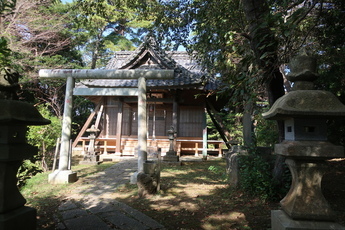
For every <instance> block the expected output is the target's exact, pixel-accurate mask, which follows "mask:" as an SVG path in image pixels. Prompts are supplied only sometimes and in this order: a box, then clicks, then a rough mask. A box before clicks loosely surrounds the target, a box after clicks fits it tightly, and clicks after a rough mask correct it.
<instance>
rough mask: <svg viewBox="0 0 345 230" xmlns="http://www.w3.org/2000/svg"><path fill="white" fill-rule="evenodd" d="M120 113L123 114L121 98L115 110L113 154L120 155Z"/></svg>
mask: <svg viewBox="0 0 345 230" xmlns="http://www.w3.org/2000/svg"><path fill="white" fill-rule="evenodd" d="M122 114H123V102H122V100H121V99H119V102H118V110H117V124H116V151H115V154H117V155H121V137H122Z"/></svg>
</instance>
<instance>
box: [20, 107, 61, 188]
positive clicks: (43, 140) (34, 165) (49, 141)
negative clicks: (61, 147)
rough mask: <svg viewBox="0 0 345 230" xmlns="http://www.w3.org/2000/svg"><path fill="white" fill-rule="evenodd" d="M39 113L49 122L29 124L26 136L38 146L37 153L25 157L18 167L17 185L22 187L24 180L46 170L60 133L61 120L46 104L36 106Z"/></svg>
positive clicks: (30, 142) (29, 141)
mask: <svg viewBox="0 0 345 230" xmlns="http://www.w3.org/2000/svg"><path fill="white" fill-rule="evenodd" d="M37 109H38V111H39V112H40V113H41V115H42V116H43V117H44V118H46V119H49V120H50V121H51V124H49V125H43V126H29V130H28V132H27V134H26V138H27V141H28V143H29V144H31V145H33V146H36V147H37V148H38V153H37V154H36V155H34V156H32V157H31V158H30V159H25V160H24V161H23V164H22V165H21V166H20V167H19V170H18V173H17V178H18V186H19V187H22V186H23V185H25V183H26V181H27V180H28V179H30V178H31V177H33V176H35V175H36V174H37V173H41V172H43V171H47V170H48V169H49V166H50V165H51V163H52V160H53V157H54V150H55V145H56V139H57V138H58V137H59V136H60V133H61V121H60V119H59V118H57V117H54V116H52V115H51V113H50V112H49V110H48V108H47V107H46V106H43V105H41V106H38V107H37Z"/></svg>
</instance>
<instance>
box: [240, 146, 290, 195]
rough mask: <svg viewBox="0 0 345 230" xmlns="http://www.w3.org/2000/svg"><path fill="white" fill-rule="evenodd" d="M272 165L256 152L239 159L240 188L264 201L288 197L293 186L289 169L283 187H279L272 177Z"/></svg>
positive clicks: (252, 151)
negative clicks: (287, 194)
mask: <svg viewBox="0 0 345 230" xmlns="http://www.w3.org/2000/svg"><path fill="white" fill-rule="evenodd" d="M272 168H273V167H272V164H271V163H270V162H269V161H267V160H265V159H264V158H263V157H261V156H260V155H258V154H257V153H256V151H255V150H251V151H249V154H247V155H244V154H242V155H240V158H239V174H240V180H239V186H240V188H241V189H242V190H243V191H244V192H246V193H248V194H249V195H252V196H258V197H260V198H261V199H262V200H276V199H281V198H282V197H284V196H285V195H286V193H287V192H288V189H289V187H290V184H291V174H290V172H289V170H288V169H287V170H286V171H285V174H284V184H283V186H277V182H276V181H274V179H273V176H272Z"/></svg>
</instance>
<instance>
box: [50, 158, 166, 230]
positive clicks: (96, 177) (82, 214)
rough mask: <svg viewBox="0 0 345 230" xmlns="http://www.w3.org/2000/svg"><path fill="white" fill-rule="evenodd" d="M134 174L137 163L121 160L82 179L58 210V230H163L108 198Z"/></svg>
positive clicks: (130, 209) (145, 217) (144, 217)
mask: <svg viewBox="0 0 345 230" xmlns="http://www.w3.org/2000/svg"><path fill="white" fill-rule="evenodd" d="M136 170H137V159H123V160H122V161H121V162H119V163H117V164H114V165H113V166H111V167H109V168H108V169H106V170H105V171H102V172H99V173H96V174H93V175H91V176H88V177H87V178H86V179H84V181H85V182H84V183H83V185H81V186H80V187H78V188H77V189H75V190H73V191H72V193H71V194H73V195H71V196H69V197H68V198H67V199H66V200H65V202H64V203H63V204H62V205H61V206H60V207H59V212H58V213H57V215H56V218H57V221H58V226H57V229H58V230H79V229H80V230H106V229H128V230H150V229H157V230H163V229H165V228H164V226H162V225H161V224H159V223H158V222H157V221H155V220H153V219H151V218H150V217H148V216H146V215H144V214H143V213H141V212H139V211H137V210H135V209H133V208H131V207H129V206H128V205H126V204H124V203H121V202H118V201H116V200H114V198H112V193H113V191H114V190H115V189H116V188H117V187H118V186H120V185H121V184H124V183H127V182H129V180H130V176H131V175H132V174H133V173H134V172H135V171H136Z"/></svg>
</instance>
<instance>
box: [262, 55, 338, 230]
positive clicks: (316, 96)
mask: <svg viewBox="0 0 345 230" xmlns="http://www.w3.org/2000/svg"><path fill="white" fill-rule="evenodd" d="M290 68H291V73H290V74H289V75H288V76H287V78H288V80H289V81H291V82H293V88H292V91H291V92H289V93H288V94H286V95H284V96H282V97H281V98H279V99H278V100H277V101H276V102H275V103H274V104H273V106H272V108H271V109H270V110H269V111H268V112H266V113H264V114H263V117H264V118H266V119H272V120H283V121H284V129H285V140H284V141H283V142H281V143H280V144H277V145H275V153H276V154H279V155H282V156H284V157H285V158H286V161H285V162H286V164H287V165H288V167H289V169H290V171H291V174H292V185H291V188H290V191H289V192H288V194H287V195H286V196H285V197H284V198H283V200H281V201H280V204H281V207H282V210H274V211H272V229H273V230H280V229H291V230H292V229H345V228H344V227H342V226H341V225H339V224H337V223H335V222H333V221H334V218H335V216H334V212H333V211H332V209H331V207H330V205H329V204H328V202H327V200H326V199H325V198H324V196H323V194H322V190H321V180H322V177H323V175H324V173H325V172H327V162H326V160H328V159H332V158H340V157H343V156H344V149H343V147H342V146H336V145H333V144H331V143H330V142H328V141H327V136H326V133H327V132H326V131H327V123H326V122H327V120H331V119H336V118H339V117H345V106H344V105H343V104H342V103H341V102H340V101H339V100H338V99H337V98H336V97H335V96H334V95H333V94H331V93H330V92H327V91H322V90H314V87H313V85H314V84H313V81H314V80H315V79H316V78H317V77H318V75H317V74H316V73H315V70H316V60H315V59H314V58H312V57H309V56H307V55H301V56H297V57H296V58H295V59H294V60H292V61H291V63H290Z"/></svg>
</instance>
